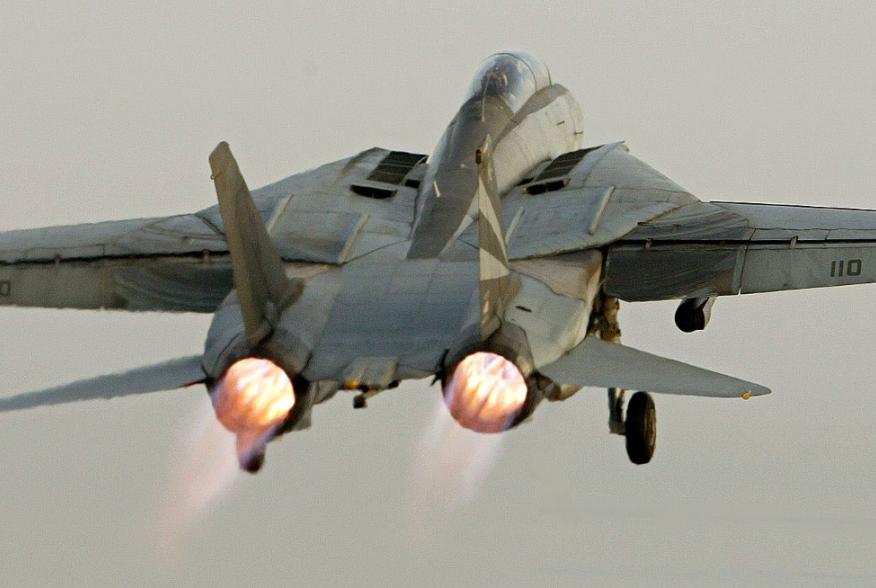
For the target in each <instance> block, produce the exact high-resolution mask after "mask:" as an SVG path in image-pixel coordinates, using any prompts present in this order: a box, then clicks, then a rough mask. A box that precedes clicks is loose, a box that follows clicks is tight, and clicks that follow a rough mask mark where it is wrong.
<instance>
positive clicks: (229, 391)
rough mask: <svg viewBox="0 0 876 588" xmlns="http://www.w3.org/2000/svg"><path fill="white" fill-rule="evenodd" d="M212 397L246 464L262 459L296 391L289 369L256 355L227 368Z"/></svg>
mask: <svg viewBox="0 0 876 588" xmlns="http://www.w3.org/2000/svg"><path fill="white" fill-rule="evenodd" d="M210 398H211V400H212V402H213V409H214V410H215V411H216V417H217V418H218V419H219V422H220V423H222V426H224V427H225V428H226V429H228V430H229V431H231V432H232V433H234V434H235V435H237V454H238V458H239V460H240V463H241V465H242V466H244V467H247V464H251V463H253V460H257V459H259V456H260V455H261V452H262V451H263V449H264V446H265V444H266V443H267V442H268V441H270V438H271V436H272V435H273V434H274V433H275V432H276V431H277V429H278V428H279V427H280V426H281V425H282V424H283V422H284V421H285V420H286V418H287V417H288V416H289V412H290V411H291V410H292V408H293V407H294V406H295V390H294V389H293V387H292V381H291V380H290V379H289V376H287V375H286V372H284V371H283V370H282V369H281V368H280V367H279V366H277V365H276V364H275V363H273V362H272V361H270V360H267V359H260V358H255V357H248V358H246V359H241V360H240V361H238V362H236V363H234V364H233V365H232V366H231V367H230V368H228V371H227V372H225V376H224V377H223V378H222V380H220V381H219V383H218V384H217V385H216V386H215V387H214V388H213V390H212V391H211V392H210ZM255 469H257V465H256V467H255Z"/></svg>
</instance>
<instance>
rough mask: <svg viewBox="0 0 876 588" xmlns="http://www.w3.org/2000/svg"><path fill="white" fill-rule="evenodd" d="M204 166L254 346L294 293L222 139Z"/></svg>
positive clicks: (264, 335) (263, 336) (248, 337)
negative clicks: (213, 187)
mask: <svg viewBox="0 0 876 588" xmlns="http://www.w3.org/2000/svg"><path fill="white" fill-rule="evenodd" d="M210 169H211V170H212V176H211V177H212V179H213V181H214V183H215V185H216V195H217V196H218V197H219V211H220V213H221V214H222V223H223V224H224V225H225V240H226V241H227V242H228V250H229V251H230V253H231V267H232V271H233V272H234V287H235V289H236V291H237V297H238V299H239V301H240V310H241V313H242V314H243V324H244V328H245V329H246V338H247V340H248V342H249V344H250V345H252V346H256V345H258V344H259V343H260V342H261V341H262V340H263V339H264V338H265V337H266V336H267V335H269V334H270V332H271V331H272V330H273V327H274V324H275V322H276V320H277V318H278V316H279V313H280V311H282V309H283V308H284V307H285V306H287V305H288V304H289V303H290V302H291V301H292V299H293V298H294V294H295V291H294V289H293V288H292V286H291V284H290V282H289V280H288V279H287V278H286V273H285V271H284V269H283V260H282V259H281V258H280V254H279V253H278V252H277V250H276V249H275V248H274V244H273V243H272V242H271V238H270V237H269V236H268V231H267V229H266V228H265V224H264V222H263V221H262V218H261V216H260V215H259V212H258V210H257V209H256V207H255V203H253V201H252V196H251V195H250V193H249V189H248V188H247V187H246V182H245V181H244V179H243V176H242V175H241V174H240V169H239V168H238V167H237V162H236V161H235V160H234V156H233V155H232V154H231V149H229V147H228V143H226V142H224V141H223V142H222V143H219V145H218V146H217V147H216V149H214V150H213V153H211V154H210Z"/></svg>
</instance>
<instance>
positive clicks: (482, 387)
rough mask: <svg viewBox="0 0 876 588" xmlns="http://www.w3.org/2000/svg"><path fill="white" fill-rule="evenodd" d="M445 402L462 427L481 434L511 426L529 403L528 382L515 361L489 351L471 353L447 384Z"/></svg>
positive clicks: (444, 390)
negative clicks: (526, 403) (527, 402)
mask: <svg viewBox="0 0 876 588" xmlns="http://www.w3.org/2000/svg"><path fill="white" fill-rule="evenodd" d="M443 392H444V402H445V404H446V405H447V408H448V409H449V410H450V414H451V416H453V418H454V419H455V420H456V422H457V423H459V424H460V425H461V426H463V427H465V428H466V429H470V430H472V431H477V432H478V433H499V432H502V431H504V430H506V429H509V428H511V427H512V426H513V425H514V424H515V423H516V421H517V419H518V417H519V416H520V414H521V411H522V410H523V405H524V403H525V402H526V395H527V385H526V380H525V379H524V378H523V374H521V373H520V369H518V367H517V366H516V365H514V363H513V362H511V361H509V360H508V359H506V358H504V357H502V356H501V355H498V354H496V353H490V352H486V351H478V352H476V353H472V354H470V355H467V356H466V357H465V358H463V360H462V361H460V362H459V363H458V364H457V365H456V367H455V368H454V370H453V374H452V376H451V377H450V379H449V380H447V381H446V382H445V384H444V389H443Z"/></svg>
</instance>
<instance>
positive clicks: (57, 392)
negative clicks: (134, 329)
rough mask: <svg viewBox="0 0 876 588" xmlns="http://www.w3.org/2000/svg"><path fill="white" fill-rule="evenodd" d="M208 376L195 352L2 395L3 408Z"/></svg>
mask: <svg viewBox="0 0 876 588" xmlns="http://www.w3.org/2000/svg"><path fill="white" fill-rule="evenodd" d="M205 378H206V375H205V374H204V370H203V369H202V368H201V356H200V355H193V356H190V357H182V358H179V359H174V360H171V361H166V362H163V363H159V364H155V365H151V366H147V367H142V368H137V369H134V370H131V371H127V372H123V373H118V374H110V375H105V376H99V377H96V378H90V379H87V380H80V381H78V382H73V383H71V384H64V385H62V386H56V387H53V388H47V389H45V390H37V391H34V392H25V393H22V394H17V395H15V396H10V397H8V398H0V412H9V411H13V410H24V409H28V408H36V407H38V406H49V405H52V404H67V403H70V402H80V401H83V400H95V399H110V398H118V397H120V396H133V395H136V394H148V393H150V392H160V391H163V390H174V389H176V388H182V387H185V386H191V385H193V384H198V383H201V382H203V381H204V380H205Z"/></svg>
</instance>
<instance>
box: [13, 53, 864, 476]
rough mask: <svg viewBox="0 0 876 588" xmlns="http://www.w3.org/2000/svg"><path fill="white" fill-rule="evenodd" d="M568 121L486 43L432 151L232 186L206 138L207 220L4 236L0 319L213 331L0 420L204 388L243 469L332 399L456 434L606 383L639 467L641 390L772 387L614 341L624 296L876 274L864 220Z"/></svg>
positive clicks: (851, 280) (529, 66) (381, 152)
mask: <svg viewBox="0 0 876 588" xmlns="http://www.w3.org/2000/svg"><path fill="white" fill-rule="evenodd" d="M582 122H583V119H582V114H581V110H580V108H579V106H578V104H577V102H576V100H575V98H574V97H573V96H572V94H570V92H569V91H568V90H567V89H566V88H564V87H563V86H561V85H560V84H557V83H555V82H554V81H553V80H552V78H551V75H550V73H549V71H548V69H547V67H545V65H544V64H543V63H542V62H541V61H539V60H538V59H536V58H535V57H533V56H532V55H530V54H527V53H525V52H520V51H514V52H502V53H497V54H495V55H493V56H491V57H489V58H488V59H486V60H485V61H484V62H483V63H482V65H481V66H480V68H479V69H478V71H477V73H476V75H475V76H474V80H473V82H472V84H471V87H470V88H469V90H468V92H467V94H466V97H465V99H464V100H463V102H462V105H461V106H460V108H459V110H458V112H457V113H456V115H455V116H454V117H453V119H452V120H451V121H450V124H449V125H448V126H447V130H446V131H445V132H444V134H443V135H442V137H441V138H440V140H439V141H438V143H437V146H436V148H435V150H434V152H433V153H432V154H431V155H430V156H427V155H424V154H419V153H409V152H406V151H393V150H388V149H381V148H373V149H368V150H366V151H363V152H362V153H358V154H356V155H354V156H352V157H348V158H346V159H341V160H339V161H335V162H333V163H328V164H326V165H323V166H321V167H318V168H316V169H313V170H310V171H305V172H303V173H298V174H295V175H292V176H290V177H288V178H286V179H283V180H280V181H278V182H276V183H274V184H270V185H268V186H265V187H262V188H260V189H258V190H254V191H252V192H250V191H249V189H248V188H247V185H246V183H245V181H244V179H243V177H242V175H241V173H240V171H239V169H238V166H237V163H236V162H235V160H234V157H233V156H232V153H231V151H230V149H229V147H228V145H227V144H226V143H224V142H223V143H219V145H218V147H216V149H215V150H214V151H213V152H212V153H211V154H210V157H209V164H210V170H211V178H212V180H213V182H214V184H215V190H216V193H217V195H218V206H212V207H210V208H205V209H204V210H201V211H199V212H196V213H194V214H186V215H180V216H171V217H165V218H148V219H136V220H121V221H111V222H103V223H97V224H88V225H75V226H61V227H49V228H43V229H34V230H22V231H11V232H6V233H2V234H0V304H3V305H15V306H33V307H47V308H79V309H115V310H127V311H166V312H200V313H213V321H212V324H211V326H210V328H209V331H208V333H207V336H206V343H205V347H204V350H203V352H202V353H198V354H197V355H192V356H190V357H184V358H180V359H175V360H172V361H169V362H166V363H162V364H159V365H153V366H149V367H144V368H142V369H137V370H134V371H131V372H127V373H123V374H115V375H110V376H103V377H99V378H95V379H92V380H87V381H84V382H77V383H74V384H68V385H64V386H59V387H56V388H52V389H49V390H42V391H36V392H30V393H24V394H18V395H15V396H11V397H6V398H3V399H0V411H10V410H18V409H24V408H31V407H36V406H40V405H50V404H59V403H66V402H72V401H81V400H87V399H96V398H115V397H121V396H126V395H131V394H141V393H147V392H155V391H160V390H173V389H179V388H181V387H185V386H192V385H196V384H197V385H201V384H203V385H204V386H205V387H206V390H207V391H208V393H209V395H210V398H211V401H212V405H213V408H214V409H215V412H216V415H217V417H218V419H219V421H220V422H221V423H222V424H223V425H224V426H225V427H226V428H227V429H229V430H230V431H231V432H233V433H234V434H235V435H236V436H237V457H238V459H239V462H240V465H241V467H242V468H243V469H245V470H247V471H251V472H254V471H257V470H258V469H259V468H260V467H261V465H262V463H263V461H264V457H265V449H266V446H267V444H268V442H269V441H271V440H273V439H275V438H277V437H279V436H280V435H282V434H284V433H286V432H289V431H293V430H300V429H304V428H307V427H309V426H310V424H311V415H312V410H313V407H314V406H315V405H316V404H320V403H322V402H326V401H328V400H329V399H331V398H332V397H334V396H335V395H336V393H337V392H338V391H339V390H349V391H354V392H355V395H354V397H353V406H354V407H356V408H364V407H366V406H367V403H368V401H369V400H370V399H371V398H372V397H373V396H374V395H375V394H377V393H378V392H380V391H382V390H386V389H388V388H394V387H396V386H398V385H399V384H400V382H402V381H404V380H409V379H419V378H433V382H440V384H441V391H442V394H443V398H444V402H445V404H446V406H447V408H448V410H449V412H450V414H451V415H452V416H453V418H454V419H455V420H456V421H457V422H458V423H459V425H461V426H462V427H465V428H467V429H471V430H474V431H478V432H481V433H501V432H504V431H507V430H509V429H512V428H514V427H516V426H518V425H520V424H522V423H523V422H524V421H528V420H531V418H532V416H533V414H534V411H535V410H536V408H537V407H538V406H539V404H540V403H541V402H542V401H545V400H547V401H551V402H556V401H563V400H566V399H568V398H569V397H570V396H572V395H573V394H574V393H576V392H577V391H578V390H579V389H581V388H583V387H602V388H607V389H608V405H609V431H610V432H611V433H615V434H619V435H624V436H625V440H626V449H627V453H628V456H629V458H630V460H631V461H632V462H633V463H635V464H644V463H647V462H649V461H650V460H651V458H652V455H653V453H654V448H655V441H656V418H655V409H654V402H653V400H652V397H651V396H650V393H663V394H683V395H694V396H708V397H721V398H744V399H748V398H749V397H751V396H759V395H763V394H768V393H769V392H770V390H769V389H767V388H766V387H764V386H761V385H758V384H755V383H752V382H748V381H745V380H742V379H737V378H734V377H730V376H726V375H722V374H719V373H715V372H711V371H708V370H704V369H700V368H697V367H693V366H691V365H688V364H685V363H681V362H678V361H673V360H670V359H664V358H661V357H658V356H656V355H652V354H649V353H645V352H643V351H639V350H636V349H632V348H630V347H627V346H624V345H622V344H621V342H620V335H621V332H620V328H619V325H618V320H617V311H618V305H619V301H621V300H622V301H626V302H636V301H648V300H667V299H676V300H679V301H680V303H679V306H678V310H677V312H676V315H675V321H676V324H677V326H678V328H680V329H681V330H682V331H685V332H690V331H697V330H701V329H703V328H705V327H706V325H707V324H708V322H709V317H710V314H711V311H712V308H713V305H714V303H715V300H716V299H717V298H718V297H719V296H730V295H737V294H753V293H756V292H771V291H777V290H792V289H798V288H817V287H824V286H842V285H848V284H862V283H870V282H874V281H876V211H866V210H851V209H845V208H813V207H804V206H787V205H769V204H749V203H733V202H703V201H700V200H699V199H697V198H696V197H695V196H694V195H692V194H691V193H689V192H688V191H687V190H685V189H684V188H682V187H681V186H679V185H678V184H676V183H675V182H673V181H672V180H670V179H669V178H667V177H666V176H664V175H662V174H661V173H659V172H658V171H656V170H654V169H653V168H651V167H649V166H648V165H646V164H645V163H643V162H642V161H640V160H639V159H637V158H636V157H634V156H633V155H631V154H630V153H629V150H628V149H627V147H626V146H625V145H624V143H612V144H607V145H599V146H589V147H584V146H582V139H583V136H584V131H583V124H582ZM205 171H206V169H205ZM205 176H206V174H205ZM627 390H635V391H636V392H635V394H633V395H632V396H631V398H630V399H629V402H625V391H627Z"/></svg>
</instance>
